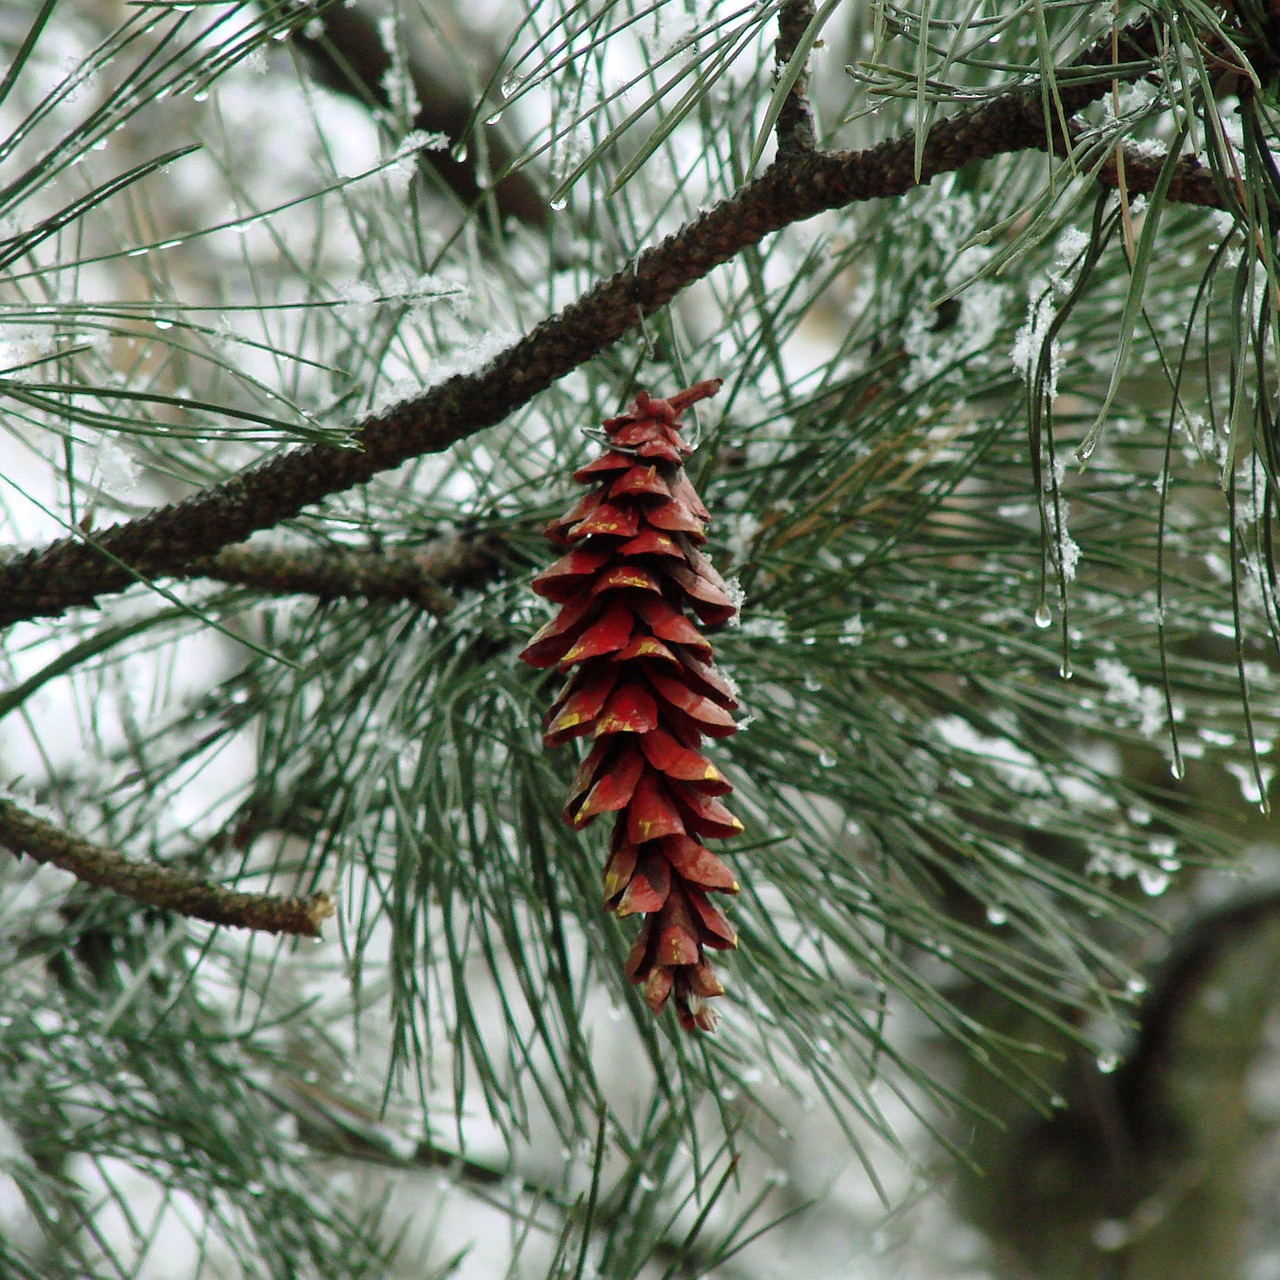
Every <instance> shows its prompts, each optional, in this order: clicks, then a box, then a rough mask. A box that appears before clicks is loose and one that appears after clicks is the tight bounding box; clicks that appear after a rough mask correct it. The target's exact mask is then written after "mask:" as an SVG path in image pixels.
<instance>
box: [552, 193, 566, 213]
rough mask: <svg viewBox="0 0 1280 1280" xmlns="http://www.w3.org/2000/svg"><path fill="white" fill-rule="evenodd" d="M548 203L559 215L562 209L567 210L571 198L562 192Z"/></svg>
mask: <svg viewBox="0 0 1280 1280" xmlns="http://www.w3.org/2000/svg"><path fill="white" fill-rule="evenodd" d="M548 203H549V204H550V205H551V207H552V208H553V209H554V210H555V211H556V212H557V213H559V212H560V210H561V209H563V208H565V207H566V206H567V205H568V203H569V197H568V195H567V194H565V193H563V192H562V193H559V194H557V195H554V196H552V197H551V199H550V201H548Z"/></svg>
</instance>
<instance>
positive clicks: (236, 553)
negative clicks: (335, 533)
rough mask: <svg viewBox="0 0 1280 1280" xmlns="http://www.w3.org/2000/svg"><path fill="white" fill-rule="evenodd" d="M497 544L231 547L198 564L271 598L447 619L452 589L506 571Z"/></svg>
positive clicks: (201, 573)
mask: <svg viewBox="0 0 1280 1280" xmlns="http://www.w3.org/2000/svg"><path fill="white" fill-rule="evenodd" d="M498 564H499V559H498V545H497V542H496V540H495V539H493V538H483V539H477V538H467V537H457V538H440V539H438V540H437V541H435V542H431V543H428V544H427V545H426V546H425V547H421V548H419V549H418V550H415V551H409V550H405V549H403V548H396V549H394V550H390V551H378V552H375V551H339V550H333V551H321V550H317V549H316V548H314V547H306V548H296V549H293V550H286V549H284V548H275V547H256V546H243V547H227V548H225V549H224V550H222V551H219V552H217V553H216V554H215V555H212V556H204V557H202V558H201V559H198V560H195V561H193V562H192V564H191V566H190V568H189V570H188V573H189V574H190V576H193V577H202V578H215V579H217V580H218V581H219V582H231V583H235V584H237V585H239V586H246V587H254V588H255V589H256V590H258V591H261V592H262V593H263V594H265V595H277V596H283V595H314V596H319V597H320V598H321V599H324V600H337V599H352V598H358V599H365V600H404V601H408V602H409V603H410V604H416V605H417V606H418V607H419V608H420V609H422V610H423V611H424V612H426V613H430V614H433V615H434V616H436V617H438V618H443V617H444V616H445V615H446V614H448V613H450V612H451V611H452V610H453V609H454V608H455V607H456V605H457V601H456V600H455V599H454V597H453V596H452V595H450V594H449V591H448V590H447V589H446V588H448V587H469V586H479V585H480V584H481V583H483V582H486V581H488V580H489V579H490V578H492V577H493V575H494V573H495V571H496V570H497V568H498Z"/></svg>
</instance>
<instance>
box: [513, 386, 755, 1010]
mask: <svg viewBox="0 0 1280 1280" xmlns="http://www.w3.org/2000/svg"><path fill="white" fill-rule="evenodd" d="M720 385H721V380H720V379H719V378H716V379H713V380H711V381H708V382H700V383H698V384H697V386H694V387H690V388H689V389H688V390H687V391H681V392H680V393H679V394H678V395H674V396H672V397H671V398H670V399H669V400H654V399H651V398H650V397H649V395H648V393H647V392H644V391H642V392H641V393H640V394H639V395H638V396H637V397H636V401H635V404H634V405H632V407H631V411H630V413H627V414H624V415H623V416H622V417H620V418H613V419H611V420H610V421H608V422H606V423H605V424H604V429H605V431H606V433H607V434H608V438H609V446H610V447H609V450H608V452H606V453H605V454H604V455H603V456H602V457H600V458H597V459H596V461H594V462H592V463H590V464H588V465H587V466H585V467H583V468H581V469H580V470H579V471H576V472H574V479H575V480H577V481H578V482H579V483H581V484H590V485H594V486H595V488H593V489H592V490H591V492H590V493H588V494H587V495H586V496H585V497H584V498H583V499H582V501H581V502H579V503H578V504H577V505H576V506H575V507H574V508H573V509H572V510H571V511H569V512H568V513H566V514H565V515H563V516H561V517H560V519H558V520H553V521H552V522H551V524H550V525H548V526H547V536H548V537H549V538H550V539H551V541H552V542H553V543H555V544H556V545H557V546H560V547H566V548H572V549H571V550H569V552H568V554H567V555H565V556H564V557H563V558H562V559H560V560H558V561H556V563H555V564H553V565H552V566H551V567H550V568H549V569H547V570H545V571H544V572H542V573H540V574H539V575H538V576H537V577H536V578H535V579H534V581H533V589H534V591H536V592H537V593H538V594H539V595H541V596H545V597H546V598H547V599H548V600H551V601H553V602H555V603H556V604H558V605H560V606H561V608H560V612H559V615H558V616H557V617H556V618H555V619H554V620H553V621H551V622H549V623H547V625H546V626H545V627H543V628H542V630H541V631H539V632H538V634H537V635H536V636H534V637H533V639H532V640H531V641H530V642H529V645H528V647H527V648H526V649H525V650H524V652H523V653H522V654H521V657H523V658H524V660H525V661H526V662H530V663H532V664H533V665H534V666H535V667H550V666H555V665H557V664H558V665H559V668H560V670H561V671H562V672H564V673H565V674H566V675H567V677H568V679H567V681H566V683H565V686H564V689H563V690H562V691H561V693H560V696H559V697H558V698H557V699H556V701H555V703H554V704H553V706H552V708H551V710H550V712H549V713H548V714H547V721H546V730H547V732H546V742H547V744H548V745H549V746H559V745H560V744H561V743H564V742H567V741H569V739H570V738H584V737H585V738H589V739H590V740H591V747H590V750H589V751H588V753H587V756H586V758H585V759H584V760H583V762H582V764H581V766H580V768H579V769H578V773H577V777H575V778H574V781H573V786H572V787H571V789H570V791H569V800H568V803H567V804H566V805H565V810H564V818H565V821H566V822H568V823H570V824H571V825H572V826H574V827H579V828H581V827H585V826H587V825H588V824H589V823H591V822H593V821H594V820H595V819H596V818H597V817H599V816H600V814H602V813H614V814H616V815H617V817H616V818H615V820H614V828H613V838H612V841H611V843H610V856H609V861H608V865H607V866H606V868H605V873H604V882H605V895H606V900H607V905H608V906H609V908H610V909H611V910H613V911H615V912H616V913H617V914H618V915H619V916H629V915H636V914H643V915H644V916H645V921H644V926H643V928H642V929H641V931H640V935H639V937H638V938H637V939H636V942H635V945H634V946H633V947H632V949H631V954H630V956H628V958H627V964H626V970H627V976H628V977H629V978H630V979H631V981H632V982H635V983H638V984H640V985H642V986H643V988H644V997H645V1000H646V1001H647V1002H648V1004H649V1007H650V1008H651V1009H652V1010H653V1011H654V1012H655V1013H657V1012H659V1011H660V1010H661V1009H662V1007H663V1006H664V1005H665V1004H666V1002H667V1000H668V998H669V997H671V996H672V995H673V994H674V997H675V1005H676V1010H677V1012H678V1014H679V1016H680V1022H681V1025H682V1026H684V1027H685V1028H686V1029H687V1030H694V1029H701V1030H703V1031H714V1030H715V1026H716V1020H717V1019H716V1014H715V1012H714V1011H713V1010H712V1009H711V1008H710V1006H709V1005H707V1003H706V1001H707V1000H708V998H710V997H712V996H718V995H723V994H724V988H723V987H722V986H721V985H720V982H719V980H718V979H717V978H716V976H715V973H714V971H713V970H712V967H711V963H710V961H709V960H708V959H707V957H706V954H705V952H706V949H707V948H711V949H712V950H724V949H726V948H729V947H734V946H736V945H737V934H736V932H735V931H734V929H733V927H732V926H731V925H730V924H729V922H728V920H726V919H725V916H724V913H723V912H722V911H721V910H720V908H719V907H718V906H716V904H715V903H714V902H713V901H712V899H711V898H710V897H708V894H709V893H712V892H716V893H736V892H737V891H738V884H737V881H736V880H734V878H733V875H732V874H731V873H730V871H729V869H728V867H726V866H725V864H724V863H723V862H721V861H720V859H719V858H717V857H716V855H715V854H713V853H712V852H711V851H710V850H709V849H707V848H706V847H705V845H704V844H703V843H702V842H703V841H704V840H706V839H708V838H710V837H726V836H733V835H737V834H738V832H740V831H741V830H742V823H741V822H739V821H738V819H737V818H735V817H734V816H733V815H732V814H731V813H730V812H729V811H728V809H726V808H725V807H724V805H723V804H721V803H720V801H719V800H718V799H717V798H716V797H717V796H722V795H724V794H725V793H726V792H728V791H730V790H731V788H730V786H729V784H728V783H727V782H726V781H725V780H724V778H723V777H722V776H721V774H720V772H719V770H718V769H716V767H715V766H714V765H713V764H711V763H710V761H708V760H707V759H706V758H705V757H704V756H703V755H702V754H701V752H700V750H699V748H700V747H701V745H702V737H703V734H706V735H708V736H709V737H713V738H723V737H726V736H727V735H728V734H731V733H733V732H735V730H736V728H737V726H736V725H735V724H734V721H733V717H732V716H731V715H730V714H729V713H730V711H732V710H733V709H734V708H735V707H736V706H737V705H738V703H737V700H736V699H735V697H734V691H733V689H732V687H731V686H730V685H729V684H728V682H727V681H726V680H725V679H724V677H723V676H721V675H720V674H718V673H717V671H716V669H715V666H714V665H713V663H712V653H711V645H710V644H708V643H707V641H706V639H705V638H704V637H703V635H702V634H701V632H700V631H699V630H698V627H697V625H696V623H697V621H701V622H702V623H703V624H705V625H707V626H717V625H719V624H721V623H724V622H727V621H728V620H729V619H730V618H732V617H733V616H734V614H735V613H736V612H737V606H736V604H735V603H734V601H733V600H732V599H731V598H730V596H729V593H728V591H727V590H726V588H725V584H724V581H723V580H722V579H721V577H720V575H719V574H718V573H717V572H716V571H715V570H714V569H713V568H712V567H711V565H710V564H709V563H708V562H707V560H706V559H705V558H704V557H703V555H702V554H701V552H700V551H699V550H698V548H699V547H700V546H701V545H703V544H704V543H705V542H706V540H707V539H706V533H705V532H704V531H705V529H706V526H707V524H708V522H709V519H710V517H709V516H708V514H707V509H706V508H705V507H704V506H703V505H702V502H701V500H700V499H699V497H698V495H697V493H696V492H695V491H694V488H693V485H692V484H690V483H689V478H688V476H686V475H685V472H684V467H683V462H684V459H685V457H686V456H687V455H688V454H690V453H692V452H693V448H692V446H690V445H688V444H686V443H685V441H684V440H682V439H681V438H680V414H681V412H682V411H683V410H684V409H686V408H687V407H688V406H689V405H691V404H694V403H695V402H696V401H698V400H703V399H705V398H706V397H707V396H713V395H715V393H716V392H717V391H718V390H719V389H720ZM690 613H691V614H692V617H691V616H690Z"/></svg>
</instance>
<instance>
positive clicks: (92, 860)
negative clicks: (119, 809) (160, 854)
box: [0, 799, 334, 938]
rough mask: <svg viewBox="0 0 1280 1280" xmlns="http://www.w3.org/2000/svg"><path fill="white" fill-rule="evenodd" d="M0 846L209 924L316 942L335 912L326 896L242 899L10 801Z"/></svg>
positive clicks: (2, 813) (0, 813)
mask: <svg viewBox="0 0 1280 1280" xmlns="http://www.w3.org/2000/svg"><path fill="white" fill-rule="evenodd" d="M0 845H2V846H3V847H4V848H6V849H9V850H10V851H11V852H12V853H14V854H17V855H19V856H20V855H22V854H26V855H27V856H28V857H29V858H31V859H32V860H34V861H35V862H41V863H47V864H49V865H51V866H55V867H61V868H62V870H63V871H69V872H71V874H72V875H73V876H75V877H76V879H77V880H81V881H83V882H84V883H85V884H91V885H95V886H97V887H98V888H101V889H110V890H111V891H112V892H114V893H120V894H123V895H124V896H125V897H127V898H134V899H136V900H137V901H138V902H144V903H146V904H147V905H148V906H152V907H158V908H160V909H161V910H163V911H176V912H177V913H178V914H179V915H184V916H191V917H193V918H194V919H197V920H205V921H208V922H209V923H210V924H223V925H234V926H235V927H237V928H240V929H257V930H259V931H261V932H263V933H291V934H298V935H300V936H302V937H306V938H318V937H319V936H320V926H321V925H322V924H323V923H324V921H325V920H327V919H328V918H329V917H330V916H331V915H333V912H334V904H333V899H332V898H331V897H330V896H329V895H328V894H327V893H314V894H312V895H311V896H310V897H308V898H292V897H284V896H282V895H279V894H270V893H242V892H238V891H236V890H232V889H224V888H222V887H221V886H220V885H216V884H213V883H211V882H210V881H208V880H197V879H195V878H194V877H193V876H187V875H183V874H182V873H181V872H177V871H173V870H171V869H170V868H168V867H162V866H160V865H159V864H157V863H154V862H140V861H138V860H136V859H133V858H127V857H125V855H124V854H122V853H117V852H116V851H115V850H114V849H107V848H104V847H103V846H102V845H97V844H94V843H92V842H91V841H89V840H85V839H82V838H81V837H80V836H77V835H75V834H73V833H72V832H70V831H64V830H63V829H62V828H60V827H57V826H55V825H54V824H53V823H51V822H46V821H45V820H44V819H43V818H39V817H37V816H36V815H35V814H33V813H29V812H27V811H26V810H25V809H21V808H19V807H18V805H16V804H14V803H13V802H12V801H11V800H3V799H0Z"/></svg>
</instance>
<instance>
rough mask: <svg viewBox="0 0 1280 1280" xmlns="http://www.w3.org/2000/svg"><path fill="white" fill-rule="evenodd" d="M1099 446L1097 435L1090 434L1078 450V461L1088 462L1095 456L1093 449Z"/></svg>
mask: <svg viewBox="0 0 1280 1280" xmlns="http://www.w3.org/2000/svg"><path fill="white" fill-rule="evenodd" d="M1097 447H1098V438H1097V436H1090V437H1089V438H1088V439H1087V440H1086V441H1085V442H1084V443H1083V444H1082V445H1081V446H1080V447H1079V448H1078V449H1077V450H1076V460H1077V461H1078V462H1088V461H1089V459H1090V458H1092V457H1093V451H1094V449H1096V448H1097Z"/></svg>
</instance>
